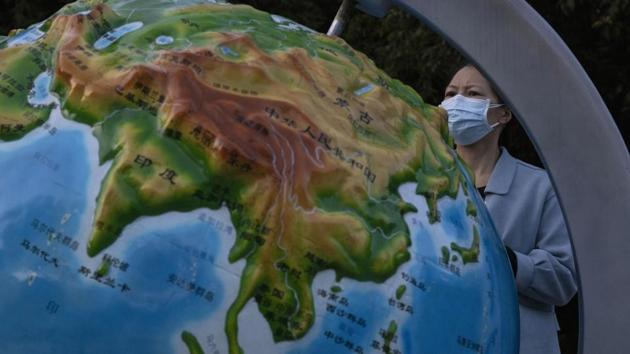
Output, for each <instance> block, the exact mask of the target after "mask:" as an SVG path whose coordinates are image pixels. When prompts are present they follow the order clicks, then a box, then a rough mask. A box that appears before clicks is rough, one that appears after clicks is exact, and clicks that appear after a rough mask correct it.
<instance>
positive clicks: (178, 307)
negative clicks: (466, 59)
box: [0, 0, 518, 353]
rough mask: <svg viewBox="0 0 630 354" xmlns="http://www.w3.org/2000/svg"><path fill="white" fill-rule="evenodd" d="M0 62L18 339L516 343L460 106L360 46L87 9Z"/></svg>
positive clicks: (256, 19) (36, 33)
mask: <svg viewBox="0 0 630 354" xmlns="http://www.w3.org/2000/svg"><path fill="white" fill-rule="evenodd" d="M0 72H1V73H0V139H2V142H0V168H1V169H2V171H3V177H2V183H1V184H0V196H1V198H2V199H1V204H0V269H2V271H1V273H0V280H1V281H2V284H3V290H2V298H1V300H2V302H1V303H0V316H1V317H2V319H3V321H1V322H0V351H2V352H37V353H48V352H50V353H61V352H63V353H83V352H90V353H128V352H133V353H160V352H187V351H189V352H192V353H200V352H205V353H216V352H220V353H225V352H230V353H237V352H239V351H243V352H246V353H282V352H293V353H332V352H354V353H361V352H363V353H368V352H388V353H397V352H404V353H459V352H461V353H471V352H473V353H474V352H477V353H482V352H483V353H510V352H515V351H516V348H517V344H518V343H517V341H518V340H517V333H518V325H517V324H518V316H517V312H516V311H517V306H516V300H515V299H516V298H515V292H514V291H515V290H514V288H513V284H512V280H511V271H510V269H509V265H508V263H507V261H506V258H505V255H504V254H503V249H502V246H501V243H500V241H499V239H498V237H497V236H496V235H495V233H494V230H493V227H492V225H491V222H490V221H489V219H488V216H487V213H486V212H485V209H484V208H483V207H482V206H481V205H482V204H481V202H480V200H479V199H478V197H477V195H476V194H475V193H474V189H473V186H472V185H471V183H470V181H469V179H468V177H467V175H466V173H465V170H464V169H463V168H462V166H461V165H460V164H459V162H458V160H457V159H456V158H455V155H454V154H453V152H452V151H451V150H450V149H449V147H448V145H447V144H446V143H445V139H446V126H445V124H444V118H443V116H442V113H441V112H440V111H439V110H438V109H437V108H435V107H431V106H428V105H426V104H424V103H423V102H422V99H421V98H420V97H419V96H418V95H417V94H416V93H415V92H413V91H412V90H411V89H410V88H408V87H406V86H404V85H402V84H401V83H400V82H398V81H396V80H392V79H391V78H389V77H388V76H387V75H385V74H384V73H383V72H382V71H380V70H379V69H377V68H376V67H375V66H374V64H373V63H372V62H371V61H370V60H369V59H367V58H366V57H365V56H364V55H362V54H361V53H358V52H355V51H354V50H353V49H352V48H350V47H349V46H348V45H347V44H345V43H344V42H343V41H342V40H341V39H338V38H331V37H326V36H324V35H322V34H318V33H315V32H313V31H311V30H309V29H308V28H306V27H303V26H301V25H299V24H296V23H294V22H292V21H290V20H287V19H284V18H282V17H279V16H274V15H269V14H266V13H263V12H260V11H257V10H254V9H252V8H251V7H246V6H233V5H225V4H224V5H219V4H210V3H208V2H202V1H142V0H138V1H133V0H132V1H107V2H105V3H104V4H100V3H96V2H79V3H75V4H72V5H68V6H67V7H65V8H64V9H62V10H61V11H60V12H59V13H58V14H57V15H55V16H53V17H52V18H50V19H49V20H47V21H45V22H43V23H40V24H37V25H34V26H32V27H31V28H29V29H27V30H25V31H22V32H17V33H12V35H11V36H10V37H9V38H7V39H5V40H4V42H3V43H1V44H0Z"/></svg>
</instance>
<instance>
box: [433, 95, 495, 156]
mask: <svg viewBox="0 0 630 354" xmlns="http://www.w3.org/2000/svg"><path fill="white" fill-rule="evenodd" d="M499 106H502V104H498V103H492V104H491V103H490V100H489V99H478V98H470V97H465V96H462V95H455V96H453V97H451V98H448V99H446V100H444V101H442V103H441V104H440V107H442V108H444V109H445V110H446V112H447V113H448V130H449V132H450V133H451V135H452V136H453V139H454V140H455V143H456V144H457V145H470V144H474V143H476V142H478V141H479V140H481V139H482V138H483V137H484V136H486V135H488V134H489V133H490V132H491V131H492V129H494V127H496V126H497V125H499V124H501V123H499V122H497V123H494V124H492V125H490V124H488V116H487V114H488V109H489V108H494V107H499Z"/></svg>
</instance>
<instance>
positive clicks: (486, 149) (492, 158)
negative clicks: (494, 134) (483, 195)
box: [457, 139, 501, 188]
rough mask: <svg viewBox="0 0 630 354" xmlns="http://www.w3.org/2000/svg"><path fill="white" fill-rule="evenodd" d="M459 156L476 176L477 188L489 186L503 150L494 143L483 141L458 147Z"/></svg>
mask: <svg viewBox="0 0 630 354" xmlns="http://www.w3.org/2000/svg"><path fill="white" fill-rule="evenodd" d="M457 154H459V156H460V157H461V158H462V159H463V160H464V161H465V162H466V164H467V165H468V166H469V167H470V168H471V169H472V171H473V173H474V174H475V187H477V188H478V187H485V186H487V185H488V181H489V180H490V176H491V175H492V170H493V169H494V165H495V164H496V163H497V161H498V160H499V155H500V154H501V150H500V149H499V145H498V144H497V143H496V142H494V141H487V140H486V139H483V140H481V141H479V142H477V143H475V144H472V145H467V146H459V145H458V146H457Z"/></svg>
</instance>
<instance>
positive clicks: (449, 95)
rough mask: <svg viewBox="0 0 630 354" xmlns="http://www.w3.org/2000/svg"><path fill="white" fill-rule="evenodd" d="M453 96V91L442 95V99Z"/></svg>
mask: <svg viewBox="0 0 630 354" xmlns="http://www.w3.org/2000/svg"><path fill="white" fill-rule="evenodd" d="M453 96H455V93H454V92H453V91H448V92H446V93H445V94H444V98H450V97H453Z"/></svg>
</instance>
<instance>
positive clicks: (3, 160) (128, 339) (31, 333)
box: [0, 129, 224, 354]
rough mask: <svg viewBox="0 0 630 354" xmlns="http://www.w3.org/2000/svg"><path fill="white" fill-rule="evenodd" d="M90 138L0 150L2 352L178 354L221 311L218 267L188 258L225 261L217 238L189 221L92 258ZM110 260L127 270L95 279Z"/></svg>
mask: <svg viewBox="0 0 630 354" xmlns="http://www.w3.org/2000/svg"><path fill="white" fill-rule="evenodd" d="M85 134H86V133H85V132H84V131H81V130H72V129H60V130H58V131H57V132H56V134H54V135H51V134H39V135H32V136H31V135H29V136H27V137H25V138H24V139H23V140H26V141H27V142H26V143H25V142H24V141H22V142H20V144H19V145H17V146H14V147H9V148H7V146H9V145H8V144H14V143H0V171H3V172H2V177H1V179H2V183H0V200H1V203H0V269H2V272H1V273H0V282H1V284H2V290H0V293H1V294H2V295H1V299H2V302H1V303H0V318H2V321H0V352H1V353H40V354H45V353H108V354H109V353H130V352H133V353H164V352H172V351H174V348H173V338H174V337H175V336H178V335H179V333H181V331H182V330H185V329H186V325H187V324H188V323H189V322H190V321H195V320H202V319H207V318H209V317H210V316H211V315H212V314H213V313H215V312H216V310H217V308H218V307H219V306H220V304H221V302H222V301H223V290H224V289H222V288H221V286H222V285H221V284H222V283H221V282H220V281H219V279H218V278H217V274H216V269H215V267H212V265H211V264H207V263H208V262H207V261H204V260H201V259H199V258H198V257H193V256H191V253H190V252H189V250H191V249H193V248H203V249H204V251H205V252H207V254H208V258H209V259H210V258H211V257H217V256H218V255H216V254H214V253H216V252H218V249H219V242H220V240H219V238H218V237H219V236H218V234H217V232H216V231H215V230H214V228H213V227H212V226H210V225H208V224H207V223H202V222H201V221H196V219H195V218H194V216H190V218H189V220H187V222H185V224H177V223H167V224H166V225H168V227H164V224H161V225H160V224H159V223H154V224H155V227H146V228H139V229H138V230H139V231H134V232H133V234H128V233H125V232H124V233H123V236H122V237H123V238H122V239H120V240H119V241H118V242H119V243H120V242H122V245H116V244H115V245H114V246H112V247H111V248H110V249H107V250H105V251H104V252H103V253H101V254H99V255H97V256H96V257H95V258H92V259H90V258H88V257H87V255H86V242H87V238H88V235H87V231H86V230H89V227H88V228H86V227H85V225H82V223H83V224H85V220H86V218H91V215H87V214H90V213H91V212H92V211H88V210H87V209H86V208H88V204H89V203H90V201H89V199H88V198H87V197H86V196H87V195H89V193H88V191H87V188H89V186H88V180H89V179H90V174H91V171H90V169H91V167H90V166H89V165H88V161H89V158H88V156H87V154H88V149H87V147H86V143H85V136H84V135H85ZM66 238H67V239H66ZM66 241H67V242H66ZM74 241H76V242H77V243H78V246H76V245H75V247H76V249H73V248H72V244H73V243H72V242H74ZM200 244H201V245H203V246H199V245H200ZM123 245H124V246H123ZM105 253H108V256H110V257H114V258H116V259H117V260H118V261H119V262H124V263H125V264H126V265H127V266H126V267H125V269H124V270H122V269H121V268H122V267H120V263H116V264H117V266H118V268H116V267H110V271H109V273H108V274H107V275H106V276H103V277H102V278H99V279H95V278H92V277H91V276H90V275H93V274H94V272H95V271H96V269H97V268H98V265H99V264H100V262H101V259H102V257H103V256H104V254H105ZM203 263H206V264H203ZM86 269H87V270H86ZM87 271H89V274H86V273H87ZM106 278H107V280H106ZM108 282H109V283H108ZM208 292H211V293H212V294H211V295H209V294H208ZM51 339H54V340H51ZM169 348H172V349H169Z"/></svg>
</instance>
